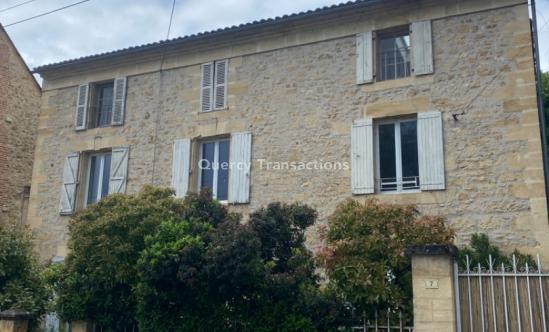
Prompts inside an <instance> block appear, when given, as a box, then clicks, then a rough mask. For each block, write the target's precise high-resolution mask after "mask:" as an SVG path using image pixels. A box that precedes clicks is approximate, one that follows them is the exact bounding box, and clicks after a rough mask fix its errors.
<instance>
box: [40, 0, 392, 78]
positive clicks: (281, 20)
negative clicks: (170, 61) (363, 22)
mask: <svg viewBox="0 0 549 332" xmlns="http://www.w3.org/2000/svg"><path fill="white" fill-rule="evenodd" d="M383 1H384V0H354V1H349V2H345V3H339V4H335V5H331V6H324V7H320V8H317V9H313V10H308V11H304V12H299V13H294V14H289V15H283V16H277V17H274V18H268V19H262V20H259V21H253V22H249V23H244V24H240V25H237V26H236V25H234V26H231V27H225V28H220V29H217V30H211V31H205V32H199V33H196V34H191V35H187V36H182V37H177V38H173V39H167V40H161V41H158V42H154V43H148V44H143V45H138V46H132V47H128V48H123V49H119V50H115V51H110V52H105V53H98V54H93V55H88V56H84V57H80V58H76V59H71V60H66V61H61V62H56V63H51V64H47V65H43V66H39V67H36V68H34V70H33V72H35V73H40V72H43V71H46V70H52V69H60V68H63V67H66V66H70V65H75V64H82V63H86V62H92V61H95V60H100V59H106V58H111V57H117V56H122V55H128V54H135V53H138V52H142V51H147V50H152V49H157V48H160V47H164V46H174V45H177V44H182V43H185V42H194V41H200V40H202V39H205V38H208V37H214V36H221V35H224V34H234V33H240V32H244V31H250V30H253V29H259V28H263V27H268V26H277V25H284V24H286V23H289V22H293V21H296V20H301V19H305V18H314V17H319V16H322V15H326V14H337V13H338V12H342V11H346V10H349V9H355V8H358V7H363V6H366V5H372V4H375V3H381V2H383Z"/></svg>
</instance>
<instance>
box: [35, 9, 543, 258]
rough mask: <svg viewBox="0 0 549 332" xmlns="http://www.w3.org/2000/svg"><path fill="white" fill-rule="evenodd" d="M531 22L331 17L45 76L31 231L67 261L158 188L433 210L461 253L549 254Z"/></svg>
mask: <svg viewBox="0 0 549 332" xmlns="http://www.w3.org/2000/svg"><path fill="white" fill-rule="evenodd" d="M528 15H529V14H528V4H527V2H526V1H523V0H498V1H476V0H459V1H455V0H454V1H450V0H444V1H440V0H439V1H429V0H427V1H402V0H391V1H377V0H366V1H356V2H351V3H346V4H341V5H337V6H332V7H326V8H322V9H318V10H314V11H309V12H304V13H299V14H293V15H289V16H284V17H279V18H275V19H270V20H262V21H258V22H253V23H249V24H243V25H240V26H238V27H231V28H226V29H220V30H216V31H211V32H207V33H201V34H197V35H191V36H186V37H181V38H176V39H172V40H169V41H162V42H159V43H153V44H147V45H141V46H137V47H133V48H127V49H122V50H117V51H113V52H108V53H104V54H97V55H91V56H87V57H83V58H80V59H75V60H69V61H64V62H60V63H55V64H50V65H45V66H41V67H39V68H36V70H35V71H36V72H38V73H40V75H41V76H42V77H43V78H44V84H43V90H44V91H43V97H42V109H41V114H40V123H39V130H38V144H37V148H36V153H35V161H34V169H33V180H32V187H31V188H32V189H31V198H30V208H29V215H28V224H29V225H30V226H31V227H32V228H33V229H34V232H35V234H36V235H37V237H38V242H39V243H38V245H39V252H40V253H41V255H42V256H43V257H44V258H51V257H52V256H54V255H57V256H64V255H65V254H66V250H67V248H66V242H67V223H68V221H69V219H70V216H71V215H72V214H73V213H74V212H75V211H77V210H78V209H81V208H83V207H85V206H86V205H87V204H93V203H94V202H96V201H97V200H99V199H100V198H101V197H104V196H105V195H108V194H109V193H115V192H128V193H132V192H136V191H137V190H139V189H140V188H141V187H142V186H143V185H144V184H155V185H161V186H171V187H173V188H174V189H175V191H176V195H177V196H179V197H183V196H184V195H185V194H186V193H187V192H190V191H196V190H198V189H199V188H201V187H209V188H212V191H213V194H214V196H215V197H216V198H217V199H218V200H220V201H222V202H224V203H226V204H228V206H229V207H230V209H232V210H234V211H237V212H242V213H243V214H244V215H246V214H247V212H249V211H253V210H255V209H257V208H259V207H260V206H263V205H265V204H267V203H269V202H273V201H286V202H293V201H301V202H304V203H306V204H309V205H311V206H312V207H314V208H316V209H317V210H318V211H319V216H320V217H319V221H318V224H317V225H315V226H314V227H312V228H311V229H310V230H309V233H308V243H309V245H310V247H311V248H313V249H314V248H316V247H317V246H318V245H319V244H320V241H319V237H318V227H319V226H321V225H323V224H325V223H326V219H327V216H329V215H330V214H331V213H332V212H333V211H334V209H335V207H336V205H337V204H338V203H339V202H341V201H343V200H345V199H348V198H354V199H357V200H365V199H368V198H370V197H375V198H376V199H378V200H379V201H381V202H387V203H397V204H409V203H413V204H417V206H418V208H419V210H420V211H421V212H422V213H427V214H441V215H444V216H446V217H447V219H448V223H449V224H450V225H451V226H452V227H454V228H455V229H456V231H457V234H458V236H457V243H458V244H461V243H464V242H465V241H467V240H468V238H469V237H470V235H471V234H472V233H475V232H485V233H487V234H489V235H490V237H491V238H492V240H493V241H494V242H495V243H496V244H498V245H500V246H502V247H503V248H504V249H507V250H511V249H514V248H518V249H520V250H524V251H528V252H544V253H546V255H545V256H546V257H547V258H549V223H548V215H547V200H546V190H545V188H546V187H545V182H544V167H543V165H544V163H543V157H542V151H543V150H542V148H541V139H540V126H539V120H538V108H537V102H536V98H537V96H536V86H535V82H536V81H535V70H534V61H533V53H532V37H531V36H532V35H531V28H530V21H529V16H528Z"/></svg>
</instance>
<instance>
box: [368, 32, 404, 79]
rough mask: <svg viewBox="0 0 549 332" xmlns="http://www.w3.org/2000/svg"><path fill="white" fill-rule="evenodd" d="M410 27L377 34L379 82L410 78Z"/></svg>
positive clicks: (377, 76) (377, 75) (377, 74)
mask: <svg viewBox="0 0 549 332" xmlns="http://www.w3.org/2000/svg"><path fill="white" fill-rule="evenodd" d="M408 30H409V29H408V27H406V28H405V29H400V30H397V31H391V32H379V33H378V34H377V54H376V56H377V73H376V78H377V80H378V81H386V80H394V79H397V78H404V77H408V76H410V73H411V70H410V33H409V31H408Z"/></svg>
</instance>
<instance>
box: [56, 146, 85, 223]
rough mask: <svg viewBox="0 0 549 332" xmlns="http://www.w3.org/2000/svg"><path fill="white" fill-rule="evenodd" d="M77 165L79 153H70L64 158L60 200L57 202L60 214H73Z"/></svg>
mask: <svg viewBox="0 0 549 332" xmlns="http://www.w3.org/2000/svg"><path fill="white" fill-rule="evenodd" d="M79 164H80V154H79V153H71V154H69V155H67V156H66V157H65V164H64V166H63V186H62V187H61V198H60V202H59V213H60V214H72V213H73V212H74V206H75V205H74V203H75V202H76V185H77V184H78V166H79Z"/></svg>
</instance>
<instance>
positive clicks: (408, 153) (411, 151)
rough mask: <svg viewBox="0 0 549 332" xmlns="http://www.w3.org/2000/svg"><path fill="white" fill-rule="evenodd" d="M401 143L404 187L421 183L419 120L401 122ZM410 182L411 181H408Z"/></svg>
mask: <svg viewBox="0 0 549 332" xmlns="http://www.w3.org/2000/svg"><path fill="white" fill-rule="evenodd" d="M400 141H401V142H400V145H401V149H402V151H401V156H402V177H403V181H404V182H407V183H403V185H402V186H403V188H406V187H415V188H417V186H418V185H419V182H416V181H417V177H418V176H419V164H418V155H417V122H416V121H410V122H402V123H401V124H400ZM408 182H409V183H408Z"/></svg>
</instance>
